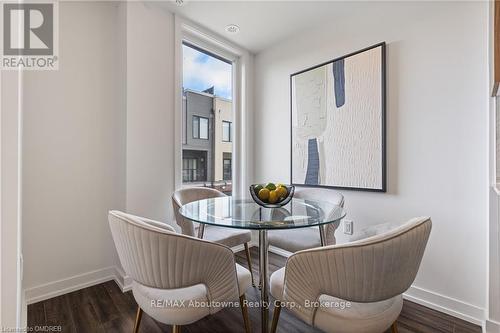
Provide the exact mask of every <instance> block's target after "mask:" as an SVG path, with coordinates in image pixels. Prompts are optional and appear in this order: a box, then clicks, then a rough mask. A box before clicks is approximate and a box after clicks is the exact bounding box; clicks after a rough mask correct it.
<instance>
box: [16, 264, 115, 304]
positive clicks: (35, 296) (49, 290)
mask: <svg viewBox="0 0 500 333" xmlns="http://www.w3.org/2000/svg"><path fill="white" fill-rule="evenodd" d="M116 278H117V270H116V267H114V266H111V267H106V268H102V269H97V270H95V271H91V272H87V273H82V274H78V275H74V276H71V277H69V278H66V279H60V280H57V281H54V282H50V283H45V284H42V285H39V286H36V287H32V288H29V289H25V297H26V303H27V304H33V303H37V302H40V301H43V300H46V299H49V298H53V297H56V296H60V295H64V294H67V293H70V292H72V291H76V290H79V289H83V288H86V287H90V286H93V285H96V284H99V283H103V282H106V281H109V280H115V279H116Z"/></svg>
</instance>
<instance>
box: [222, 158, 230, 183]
mask: <svg viewBox="0 0 500 333" xmlns="http://www.w3.org/2000/svg"><path fill="white" fill-rule="evenodd" d="M222 166H223V179H224V180H231V175H232V168H231V158H224V159H223V160H222Z"/></svg>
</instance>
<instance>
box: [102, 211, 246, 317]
mask: <svg viewBox="0 0 500 333" xmlns="http://www.w3.org/2000/svg"><path fill="white" fill-rule="evenodd" d="M108 219H109V226H110V228H111V233H112V235H113V240H114V242H115V246H116V250H117V251H118V256H119V258H120V262H121V264H122V266H123V269H124V270H125V273H126V274H127V275H129V276H130V277H131V278H132V279H133V280H134V281H135V282H137V283H140V284H142V285H145V286H148V287H152V288H158V289H176V288H184V287H190V286H193V285H196V284H200V283H202V284H204V285H205V286H206V287H207V291H208V292H207V295H208V297H209V300H210V301H216V302H225V301H232V300H237V299H238V297H239V291H238V280H237V276H236V266H235V261H234V254H233V252H232V251H231V249H230V248H228V247H226V246H224V245H220V244H216V243H212V242H208V241H204V240H201V239H197V238H193V237H189V236H184V235H181V234H178V233H176V232H175V231H174V229H173V228H172V227H170V226H168V225H166V224H163V223H161V222H156V221H152V220H147V219H143V218H141V217H138V216H134V215H130V214H126V213H123V212H119V211H110V212H109V215H108ZM218 310H219V308H214V309H213V312H212V313H215V312H217V311H218ZM211 311H212V310H211Z"/></svg>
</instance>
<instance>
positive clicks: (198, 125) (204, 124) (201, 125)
mask: <svg viewBox="0 0 500 333" xmlns="http://www.w3.org/2000/svg"><path fill="white" fill-rule="evenodd" d="M193 138H195V139H204V140H208V118H205V117H199V116H193Z"/></svg>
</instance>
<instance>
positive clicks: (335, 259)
mask: <svg viewBox="0 0 500 333" xmlns="http://www.w3.org/2000/svg"><path fill="white" fill-rule="evenodd" d="M431 228H432V222H431V219H430V218H428V217H421V218H414V219H411V220H410V221H408V222H407V223H405V224H403V225H401V226H400V227H398V228H396V229H394V230H391V231H389V232H386V233H384V234H380V235H376V236H374V237H370V238H367V239H364V240H360V241H357V242H353V243H346V244H342V245H334V246H327V247H323V248H315V249H311V250H304V251H300V252H297V253H295V254H293V255H292V256H290V257H289V258H288V260H287V263H286V270H285V285H284V289H283V297H284V300H285V301H291V302H295V303H296V304H299V305H301V304H304V303H305V302H306V300H310V301H316V300H317V299H318V297H319V296H320V295H322V294H325V295H330V296H334V297H337V298H340V299H343V300H346V301H352V302H359V303H371V302H378V301H382V300H387V299H390V298H392V297H394V296H397V295H400V294H402V293H403V292H405V291H406V290H407V289H408V288H409V287H410V286H411V284H412V283H413V281H414V280H415V277H416V275H417V272H418V269H419V267H420V262H421V260H422V257H423V254H424V250H425V247H426V244H427V240H428V238H429V235H430V231H431ZM292 311H293V312H295V313H296V314H297V316H299V317H300V318H301V319H303V320H304V321H306V322H308V323H309V324H312V321H313V316H314V311H315V309H314V308H312V307H304V306H302V307H300V308H299V307H297V308H294V309H292Z"/></svg>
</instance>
